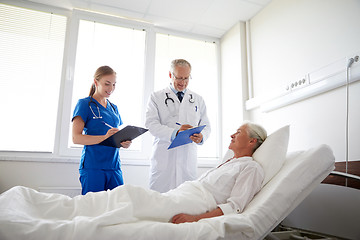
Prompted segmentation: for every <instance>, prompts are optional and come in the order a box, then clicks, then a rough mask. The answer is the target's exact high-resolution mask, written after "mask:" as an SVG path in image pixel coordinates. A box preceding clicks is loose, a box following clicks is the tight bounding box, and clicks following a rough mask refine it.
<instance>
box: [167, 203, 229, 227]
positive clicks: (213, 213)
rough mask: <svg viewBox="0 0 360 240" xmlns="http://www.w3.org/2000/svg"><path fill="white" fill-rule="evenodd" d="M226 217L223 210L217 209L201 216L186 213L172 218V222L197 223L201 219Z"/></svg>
mask: <svg viewBox="0 0 360 240" xmlns="http://www.w3.org/2000/svg"><path fill="white" fill-rule="evenodd" d="M221 215H224V213H223V211H222V210H221V208H219V207H217V208H215V209H214V210H212V211H209V212H206V213H202V214H200V215H189V214H185V213H180V214H177V215H175V216H173V217H172V219H171V222H172V223H184V222H197V221H199V220H200V219H203V218H212V217H218V216H221Z"/></svg>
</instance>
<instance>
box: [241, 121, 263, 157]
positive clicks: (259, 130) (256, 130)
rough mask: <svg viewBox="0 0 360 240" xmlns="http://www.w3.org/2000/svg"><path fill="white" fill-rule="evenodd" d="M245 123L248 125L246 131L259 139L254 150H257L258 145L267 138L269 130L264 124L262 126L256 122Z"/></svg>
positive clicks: (251, 136)
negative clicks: (267, 130)
mask: <svg viewBox="0 0 360 240" xmlns="http://www.w3.org/2000/svg"><path fill="white" fill-rule="evenodd" d="M243 125H245V126H246V131H247V133H248V135H249V137H250V138H256V139H257V143H256V145H255V147H254V152H255V150H256V149H257V148H258V147H260V145H261V144H262V143H263V142H264V141H265V139H266V138H267V132H266V130H265V129H264V128H263V127H262V126H260V125H259V124H256V123H252V122H245V123H244V124H243Z"/></svg>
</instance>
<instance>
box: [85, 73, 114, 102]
mask: <svg viewBox="0 0 360 240" xmlns="http://www.w3.org/2000/svg"><path fill="white" fill-rule="evenodd" d="M112 74H116V72H115V71H114V70H113V69H112V68H111V67H109V66H101V67H99V68H98V69H96V72H95V74H94V79H95V80H96V81H99V80H100V79H101V78H102V77H103V76H107V75H112ZM95 90H96V86H95V83H93V84H91V88H90V92H89V96H90V97H92V96H93V95H94V93H95Z"/></svg>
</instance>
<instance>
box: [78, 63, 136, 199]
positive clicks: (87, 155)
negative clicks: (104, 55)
mask: <svg viewBox="0 0 360 240" xmlns="http://www.w3.org/2000/svg"><path fill="white" fill-rule="evenodd" d="M115 85H116V72H115V71H114V70H113V69H112V68H110V67H109V66H101V67H99V68H98V69H97V70H96V72H95V74H94V82H93V84H92V85H91V89H90V93H89V96H88V97H86V98H83V99H80V100H79V101H78V103H77V104H76V107H75V109H74V114H73V118H72V122H73V128H72V139H73V142H74V143H75V144H82V145H84V148H83V150H82V155H81V161H80V168H79V172H80V182H81V186H82V194H83V195H85V194H86V193H87V192H99V191H104V190H108V189H113V188H115V187H117V186H120V185H123V184H124V181H123V177H122V171H121V168H120V155H119V148H114V147H108V146H103V145H99V144H98V143H100V142H102V141H103V140H105V139H106V138H108V137H109V136H111V135H113V134H115V133H116V132H117V131H119V129H118V128H117V127H118V126H120V125H121V124H122V121H121V117H120V114H119V111H118V108H117V106H116V105H115V104H113V103H111V102H110V101H109V100H108V98H109V97H110V95H111V94H112V93H113V91H114V90H115ZM130 144H131V141H124V142H122V143H121V146H122V147H124V148H128V147H129V146H130Z"/></svg>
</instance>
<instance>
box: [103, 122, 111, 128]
mask: <svg viewBox="0 0 360 240" xmlns="http://www.w3.org/2000/svg"><path fill="white" fill-rule="evenodd" d="M102 122H103V123H104V124H105V125H106V126H108V127H109V128H113V126H111V125H110V124H107V123H106V122H104V121H102Z"/></svg>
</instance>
